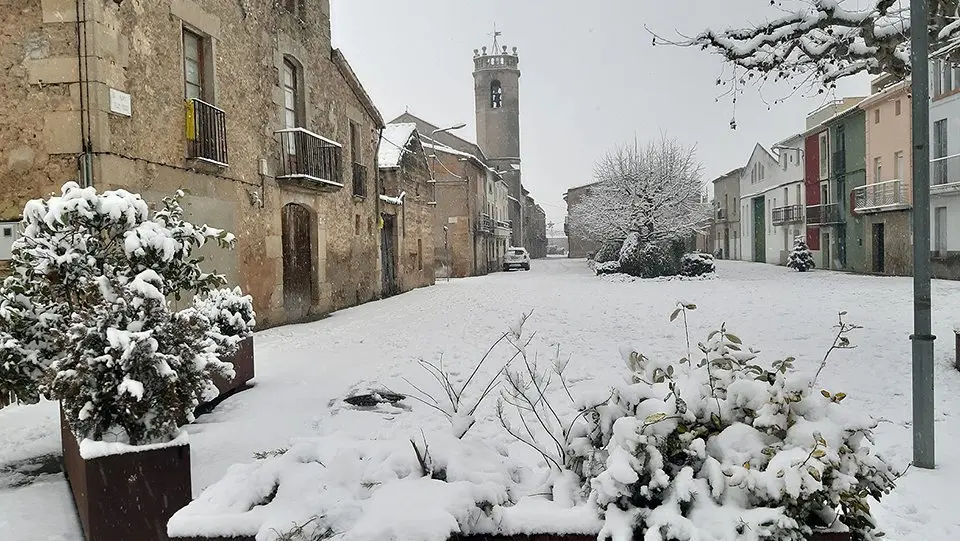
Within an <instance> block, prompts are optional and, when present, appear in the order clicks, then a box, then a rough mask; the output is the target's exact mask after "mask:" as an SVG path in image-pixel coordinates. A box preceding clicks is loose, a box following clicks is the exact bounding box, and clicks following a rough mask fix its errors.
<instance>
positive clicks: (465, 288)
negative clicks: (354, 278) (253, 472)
mask: <svg viewBox="0 0 960 541" xmlns="http://www.w3.org/2000/svg"><path fill="white" fill-rule="evenodd" d="M615 278H616V277H614V278H610V277H606V278H605V279H600V278H597V277H595V276H593V275H592V273H591V271H590V270H589V269H588V268H587V266H586V264H585V262H584V261H582V260H567V259H547V260H536V261H534V262H533V269H532V271H530V272H511V273H496V274H493V275H489V276H485V277H480V278H468V279H460V280H451V281H450V282H444V281H441V282H439V283H437V284H436V286H434V287H429V288H424V289H419V290H415V291H412V292H410V293H407V294H404V295H401V296H397V297H393V298H390V299H387V300H384V301H379V302H374V303H369V304H366V305H363V306H360V307H357V308H352V309H348V310H344V311H341V312H337V313H334V314H333V315H332V316H331V317H329V318H327V319H324V320H321V321H318V322H314V323H310V324H304V325H294V326H287V327H280V328H275V329H270V330H267V331H264V332H261V333H259V334H257V335H256V339H255V340H256V362H257V365H256V370H257V376H256V379H255V386H254V387H253V388H252V389H250V390H247V391H244V392H242V393H240V394H238V395H236V396H234V397H231V398H229V399H228V400H226V401H225V402H224V403H222V404H221V405H220V406H219V407H218V408H217V409H216V410H215V411H214V412H213V413H211V414H209V415H205V416H202V417H201V418H200V419H199V420H198V422H197V423H195V424H193V425H191V426H189V427H188V430H189V433H190V441H191V450H192V461H193V487H194V494H195V495H196V494H199V493H200V491H202V490H203V489H204V488H205V487H207V486H209V485H210V484H211V483H213V482H215V481H216V480H218V479H219V478H221V477H222V476H223V475H224V473H225V472H226V470H227V468H228V467H229V466H230V465H231V464H234V463H238V462H249V461H250V460H252V456H253V454H254V453H256V452H260V451H266V450H272V449H275V448H281V447H286V446H287V445H288V444H289V442H290V441H291V439H292V438H296V437H298V436H308V435H311V434H316V433H317V432H318V431H322V430H329V429H330V426H336V424H335V423H336V416H335V415H331V412H333V413H336V412H337V411H339V410H341V409H342V405H341V404H342V403H340V402H339V401H338V399H339V398H342V397H344V396H346V395H347V394H348V392H349V391H351V390H353V389H356V388H363V387H373V386H386V387H388V388H390V389H392V390H395V391H399V392H409V391H410V390H411V388H410V385H409V384H408V383H407V382H405V381H404V379H403V378H404V377H408V378H412V379H415V380H420V379H421V377H422V370H421V368H420V367H419V365H418V363H417V359H428V360H437V359H439V358H440V357H441V356H442V358H443V363H444V366H445V367H447V368H449V369H452V370H459V371H461V373H462V372H463V371H464V370H466V369H468V368H472V366H473V365H474V364H475V362H476V361H477V360H479V359H480V357H482V356H483V354H484V352H485V351H486V350H487V348H489V346H490V345H491V344H492V343H493V342H494V341H495V340H496V339H497V338H498V337H499V336H500V334H501V333H502V332H504V331H505V330H506V329H507V327H508V326H509V325H510V324H511V323H513V322H514V321H515V320H516V319H517V317H518V316H519V315H520V314H521V313H525V312H529V311H531V310H532V311H533V315H532V317H531V318H530V319H529V321H528V322H527V323H526V326H525V329H526V330H527V331H535V332H536V336H535V338H534V341H533V342H532V344H531V351H538V352H540V353H541V354H543V355H550V354H551V351H555V349H556V347H557V346H558V345H559V347H560V349H561V351H562V352H564V353H565V354H567V355H571V356H572V359H571V361H570V367H571V371H572V373H573V374H574V378H573V380H574V381H576V382H577V383H576V387H579V388H586V387H590V386H597V385H604V384H605V382H608V381H613V380H614V379H616V378H619V377H622V374H623V373H624V369H623V363H622V361H621V358H620V353H619V348H620V346H621V345H625V344H629V345H631V346H633V347H634V348H636V350H637V351H639V352H641V353H643V354H644V355H646V356H648V357H668V358H672V359H679V358H680V357H681V356H682V355H684V350H685V345H684V332H683V326H682V324H681V322H680V320H677V321H675V322H673V323H671V322H670V321H669V315H670V312H671V311H672V310H673V308H674V306H675V303H676V302H677V301H678V300H682V301H684V302H689V303H696V304H697V306H698V308H697V310H695V311H693V312H691V313H690V314H689V316H690V329H691V338H692V339H694V340H703V339H704V338H705V337H706V334H707V333H708V332H709V331H710V330H711V329H713V328H715V327H718V326H719V325H720V324H721V323H722V322H726V325H727V328H728V329H729V330H730V331H732V332H734V333H736V334H737V335H738V336H739V337H740V338H742V339H743V341H744V343H745V344H747V345H750V346H754V347H757V348H759V349H760V350H761V352H762V353H761V354H760V357H759V360H760V362H761V363H762V364H767V365H769V364H770V363H771V362H772V361H774V360H777V359H782V358H784V357H787V356H794V357H796V358H797V363H796V364H797V368H798V369H799V370H802V371H811V372H812V371H815V370H816V367H817V365H818V364H819V362H820V360H821V359H822V357H823V354H824V352H825V351H826V349H827V348H828V347H829V345H830V343H831V341H832V338H833V334H834V331H833V329H832V326H833V325H834V324H836V321H837V313H838V312H839V311H841V310H845V311H847V312H848V315H847V316H846V319H847V320H848V321H849V322H852V323H856V324H858V325H862V326H863V329H860V330H857V331H855V332H854V333H853V334H851V335H850V338H851V341H852V342H853V343H854V344H855V345H856V346H857V348H856V349H852V350H840V351H836V352H834V353H833V355H832V356H831V359H830V362H829V364H828V366H827V368H826V369H825V370H824V374H823V376H821V380H820V381H821V384H822V386H823V387H824V388H827V389H830V390H831V391H833V392H839V391H843V392H845V393H847V394H848V395H849V398H848V400H847V402H846V404H848V405H849V406H850V407H853V408H862V409H865V410H867V411H869V412H870V413H871V414H872V415H874V416H875V417H877V418H879V419H881V424H880V426H879V427H878V429H877V437H878V441H877V443H878V447H879V450H880V451H881V452H882V453H883V454H884V455H885V456H886V457H887V458H888V459H889V460H890V461H891V462H892V463H893V465H894V466H895V467H896V468H897V469H899V470H903V469H905V468H906V466H907V464H908V463H909V460H910V458H911V431H910V418H911V399H910V374H911V367H910V341H909V339H908V336H909V335H910V333H911V328H912V307H911V302H912V299H911V293H912V280H911V279H910V278H884V277H871V276H858V275H850V274H841V273H832V272H826V271H815V272H811V273H797V272H794V271H792V270H791V269H787V268H783V267H775V266H770V265H761V264H752V263H739V262H727V261H720V262H718V277H717V279H715V280H666V281H657V280H645V281H634V282H627V281H618V280H616V279H615ZM933 293H934V296H933V299H934V334H936V335H937V336H938V340H937V343H936V363H937V367H936V381H937V411H936V415H937V424H936V426H937V437H938V441H937V459H938V460H937V462H938V465H939V467H938V469H937V470H936V471H932V472H929V471H923V470H919V469H913V468H911V469H910V470H909V471H908V472H907V474H906V475H905V476H904V477H903V478H902V479H901V480H900V482H899V486H898V488H897V489H896V490H895V491H894V493H893V494H892V495H891V496H889V497H888V498H887V499H885V500H884V502H883V503H882V504H881V506H880V508H879V509H876V510H875V511H876V514H877V517H878V520H879V521H880V525H881V528H882V529H884V530H885V531H886V532H887V538H888V539H892V540H907V539H924V540H927V541H948V540H953V539H956V536H957V532H960V517H958V515H957V514H956V513H954V512H952V511H953V509H952V507H953V501H954V500H955V498H954V494H955V490H954V485H955V484H956V483H957V482H958V481H960V372H957V371H956V370H954V369H953V368H952V366H951V365H952V361H953V355H954V334H953V328H954V324H955V323H960V308H958V307H960V282H948V281H934V283H933ZM576 387H575V388H576ZM410 405H411V406H412V411H409V412H403V413H400V414H398V415H397V416H396V419H395V421H396V425H397V426H398V429H409V428H413V427H417V426H420V425H421V424H422V423H443V422H445V421H444V420H443V419H442V418H441V417H440V416H439V415H438V414H436V413H435V412H432V411H431V410H429V408H426V407H424V406H422V405H420V404H417V403H411V404H410ZM493 409H494V408H493V406H492V401H491V402H490V403H489V404H486V407H485V408H484V409H483V410H482V416H481V417H482V420H483V421H484V423H486V424H493V423H495V422H496V421H489V419H493V417H494V413H493ZM371 415H373V414H372V413H371ZM328 423H330V426H328ZM484 430H486V429H484ZM490 430H493V428H490ZM58 452H59V429H58V426H57V411H56V408H55V406H54V405H53V404H51V403H42V404H39V405H36V406H29V407H17V406H14V407H8V408H5V409H3V410H0V539H3V540H4V541H27V540H30V541H34V540H36V541H48V540H71V541H72V540H76V539H80V538H81V536H80V534H79V530H78V526H77V522H76V519H75V518H74V517H73V513H74V511H73V510H72V503H71V501H70V499H69V494H68V491H67V489H66V483H65V481H64V478H63V475H62V474H43V475H40V476H38V477H35V478H31V479H24V478H23V477H22V476H21V475H20V474H18V473H13V472H12V471H11V469H10V465H11V464H14V463H19V462H24V461H27V462H30V461H35V459H36V458H37V457H41V456H44V455H48V454H56V453H58ZM24 482H27V484H25V485H21V484H22V483H24ZM16 485H21V486H17V488H12V487H13V486H16Z"/></svg>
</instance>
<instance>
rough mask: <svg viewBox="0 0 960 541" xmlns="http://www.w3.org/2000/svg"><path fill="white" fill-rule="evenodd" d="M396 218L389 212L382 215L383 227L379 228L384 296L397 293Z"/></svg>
mask: <svg viewBox="0 0 960 541" xmlns="http://www.w3.org/2000/svg"><path fill="white" fill-rule="evenodd" d="M395 224H396V218H395V217H394V216H392V215H390V214H384V215H383V229H381V230H380V267H381V268H382V269H383V272H382V273H381V279H382V288H383V293H382V295H383V296H384V297H389V296H391V295H396V294H397V293H399V292H400V291H399V289H400V288H399V287H397V244H396V234H395V232H396V225H395Z"/></svg>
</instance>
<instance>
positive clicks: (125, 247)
mask: <svg viewBox="0 0 960 541" xmlns="http://www.w3.org/2000/svg"><path fill="white" fill-rule="evenodd" d="M181 197H183V193H182V192H178V193H177V195H176V196H175V197H170V198H165V199H164V200H163V202H162V204H161V205H160V207H159V208H158V209H157V210H155V211H153V212H151V211H150V209H149V208H148V206H147V203H146V202H145V201H144V200H143V199H142V198H141V197H140V196H139V195H136V194H132V193H129V192H127V191H125V190H114V191H106V192H103V193H97V191H96V190H95V189H94V188H92V187H91V188H81V187H79V186H78V185H77V184H76V183H73V182H69V183H67V184H65V185H64V186H63V189H62V195H61V196H59V197H51V198H49V199H47V200H34V201H30V202H29V203H27V205H26V206H25V207H24V211H23V235H22V237H21V238H20V239H18V240H17V241H16V242H15V244H14V247H13V261H12V267H13V268H12V271H13V272H12V275H11V276H10V277H8V278H7V279H6V280H5V281H4V283H3V287H2V288H0V307H2V308H0V332H4V333H6V334H7V335H9V336H10V337H11V338H13V340H10V339H7V340H5V341H4V346H3V349H2V351H0V359H2V360H3V370H2V371H0V377H2V378H3V379H2V383H0V386H2V387H12V388H13V389H14V391H15V392H16V393H17V396H18V398H20V399H21V400H27V401H31V400H37V399H38V398H39V396H40V395H41V394H42V395H44V396H46V397H47V398H48V399H51V400H59V401H61V403H62V405H63V409H64V413H65V415H66V418H67V421H68V422H69V423H70V426H71V428H72V429H73V431H74V433H75V434H76V435H77V437H78V439H83V438H89V439H92V440H100V441H105V440H109V441H119V442H123V443H130V444H134V445H137V444H145V443H157V442H164V441H168V440H170V439H172V438H173V437H175V436H176V434H177V433H178V428H179V426H178V425H179V424H180V423H181V422H182V420H184V419H186V420H188V421H189V420H192V419H193V409H194V407H195V406H196V405H197V403H198V397H199V396H201V395H202V393H203V392H204V390H205V389H207V388H208V387H209V386H210V385H211V383H210V377H211V375H212V373H217V374H219V375H221V376H223V377H226V378H229V377H232V369H231V368H230V367H229V365H226V364H224V363H221V362H220V360H219V359H218V344H217V342H216V341H215V340H214V339H213V338H212V337H211V331H214V332H222V331H223V330H224V329H222V328H220V329H219V330H217V328H215V327H213V326H212V325H211V321H210V320H209V319H208V318H207V317H206V315H205V314H204V313H202V312H201V311H198V310H197V309H196V308H194V307H189V308H186V309H184V310H180V311H178V312H174V311H172V310H171V307H170V305H169V303H168V299H169V298H170V297H177V298H179V297H180V296H181V295H182V294H183V293H189V294H195V295H201V296H202V295H204V294H207V293H210V292H211V291H212V290H213V289H215V288H217V287H220V286H222V285H223V284H224V283H225V280H224V278H223V277H222V276H219V275H216V274H208V273H204V272H203V271H202V270H201V268H200V266H199V261H200V258H198V257H197V255H196V253H195V252H196V250H198V249H199V248H200V247H202V246H204V245H205V244H206V243H207V242H210V241H214V242H217V243H218V244H220V245H221V246H223V247H231V246H232V245H233V242H234V239H233V235H231V234H229V233H226V232H224V231H221V230H218V229H214V228H211V227H208V226H206V225H203V226H196V225H194V224H192V223H190V222H188V221H185V220H184V219H183V209H182V208H181V206H180V203H179V200H180V198H181ZM240 304H242V303H240ZM236 306H238V305H237V304H236V303H234V304H230V305H228V306H224V308H225V309H227V310H229V309H231V308H232V307H236ZM223 322H228V323H230V324H231V325H233V326H229V325H228V326H229V329H228V330H229V331H230V332H241V333H243V332H247V331H245V330H243V327H242V325H246V324H248V323H252V311H251V312H249V313H248V312H246V311H243V310H241V313H239V314H237V315H235V316H228V315H221V316H220V317H218V319H217V323H218V324H222V323H223Z"/></svg>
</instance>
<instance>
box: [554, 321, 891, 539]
mask: <svg viewBox="0 0 960 541" xmlns="http://www.w3.org/2000/svg"><path fill="white" fill-rule="evenodd" d="M840 326H841V333H840V334H839V335H838V343H839V344H841V345H840V346H837V347H843V344H846V342H844V341H845V340H846V339H845V337H844V336H843V333H844V329H846V330H849V328H850V327H849V326H845V324H844V323H843V321H842V319H841V323H840ZM700 352H701V354H702V359H701V360H700V361H699V362H697V361H691V360H687V359H684V360H681V361H680V362H679V363H671V362H667V361H663V360H654V359H650V358H647V357H645V356H644V355H642V354H640V353H637V352H635V351H632V350H626V351H624V352H623V353H624V354H623V357H624V360H625V362H626V364H627V366H628V368H629V371H630V381H629V382H628V383H626V384H624V385H622V386H621V387H619V388H618V389H616V391H615V393H614V395H613V397H612V399H611V400H610V401H609V402H608V403H607V404H605V405H603V406H600V407H598V408H596V410H595V411H593V412H590V414H588V415H585V418H586V419H587V420H588V421H589V423H588V424H587V425H586V426H584V427H582V428H581V430H582V432H581V433H580V437H579V438H578V439H577V440H575V442H574V445H572V446H571V447H572V448H573V449H574V450H575V454H576V458H575V459H574V460H572V461H571V463H572V464H573V465H574V468H575V471H576V473H578V475H579V476H580V478H581V479H582V480H583V481H584V484H583V486H584V494H588V495H589V496H588V497H589V500H590V501H591V502H592V503H594V504H596V505H597V506H598V507H599V509H600V510H601V513H602V515H603V517H604V527H603V530H602V531H601V538H603V537H604V536H609V537H610V538H611V539H612V540H613V541H629V540H631V539H661V540H664V541H667V540H671V541H672V540H675V541H681V540H682V541H686V540H690V539H716V540H730V541H734V540H737V541H758V540H766V539H770V540H772V539H776V540H792V541H801V540H804V539H807V538H808V537H809V536H810V535H811V533H812V530H813V529H814V528H836V527H838V526H842V527H845V528H847V529H849V530H850V531H851V532H852V533H853V535H854V539H874V538H875V536H876V534H877V532H876V531H875V530H874V528H875V526H874V521H873V518H872V516H871V514H870V507H869V501H870V498H874V499H880V498H881V497H882V496H883V495H884V494H886V493H888V492H889V491H890V490H891V489H892V488H893V486H894V479H895V478H896V475H895V473H894V472H892V471H891V469H890V467H889V466H888V465H887V464H886V463H885V462H884V461H883V460H882V459H880V458H879V457H878V456H877V455H876V454H874V452H873V450H872V448H871V433H872V429H873V428H874V427H875V426H876V423H875V422H874V421H872V420H870V419H869V418H868V417H867V416H865V415H863V416H858V415H855V414H854V413H853V412H850V411H849V408H848V407H847V406H845V405H843V404H842V401H843V399H844V398H845V397H846V395H845V394H844V393H843V392H830V391H827V390H822V389H819V388H818V387H817V386H816V381H815V380H814V381H811V380H810V379H806V378H802V377H798V376H796V375H795V374H794V372H793V371H792V366H793V359H789V358H788V359H785V360H780V361H775V362H773V363H772V365H771V366H770V367H766V366H762V365H760V364H757V363H756V362H755V357H756V355H755V353H754V352H751V351H749V350H747V349H746V348H745V347H743V346H742V345H741V341H740V339H739V338H737V337H736V336H734V335H733V334H731V333H730V332H728V331H727V330H726V329H725V328H723V327H721V328H720V329H718V330H716V331H714V332H712V333H711V334H710V336H709V338H708V340H707V341H706V342H705V343H702V344H700ZM651 536H652V537H651Z"/></svg>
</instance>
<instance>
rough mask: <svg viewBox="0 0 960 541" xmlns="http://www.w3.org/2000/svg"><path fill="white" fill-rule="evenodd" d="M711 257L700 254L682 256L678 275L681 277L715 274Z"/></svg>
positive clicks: (714, 266)
mask: <svg viewBox="0 0 960 541" xmlns="http://www.w3.org/2000/svg"><path fill="white" fill-rule="evenodd" d="M716 270H717V268H716V265H715V264H714V262H713V256H712V255H710V254H704V253H700V252H696V253H690V254H684V255H683V258H681V259H680V274H681V275H682V276H703V275H704V274H710V273H712V272H716Z"/></svg>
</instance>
